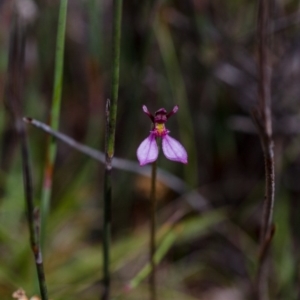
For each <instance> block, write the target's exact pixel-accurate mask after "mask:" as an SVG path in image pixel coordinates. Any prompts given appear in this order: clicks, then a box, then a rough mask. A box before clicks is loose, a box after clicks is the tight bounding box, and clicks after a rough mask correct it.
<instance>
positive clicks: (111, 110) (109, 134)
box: [102, 0, 123, 300]
mask: <svg viewBox="0 0 300 300" xmlns="http://www.w3.org/2000/svg"><path fill="white" fill-rule="evenodd" d="M122 3H123V1H122V0H114V2H113V10H114V12H113V20H114V24H113V70H112V91H111V102H110V101H109V100H108V101H107V105H106V137H105V172H104V210H103V214H104V215H103V285H104V291H103V295H102V299H103V300H108V299H109V298H110V270H109V264H110V255H109V254H110V229H111V201H112V200H111V199H112V188H111V186H112V184H111V171H112V160H113V156H114V150H115V132H116V120H117V107H118V94H119V73H120V51H121V49H120V48H121V47H120V44H121V20H122Z"/></svg>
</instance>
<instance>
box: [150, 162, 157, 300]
mask: <svg viewBox="0 0 300 300" xmlns="http://www.w3.org/2000/svg"><path fill="white" fill-rule="evenodd" d="M156 173H157V164H156V161H155V162H153V163H152V173H151V195H150V206H151V208H150V265H151V273H150V277H149V287H150V299H151V300H156V298H157V296H156V261H155V252H156V239H155V233H156Z"/></svg>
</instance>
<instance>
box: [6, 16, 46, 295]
mask: <svg viewBox="0 0 300 300" xmlns="http://www.w3.org/2000/svg"><path fill="white" fill-rule="evenodd" d="M24 59H25V30H24V24H23V22H22V20H21V19H20V17H19V16H18V15H17V14H16V15H15V16H14V25H13V29H12V32H11V35H10V46H9V62H8V80H7V83H6V97H5V98H6V99H5V100H6V104H7V108H8V111H9V112H10V113H11V116H12V118H13V121H14V123H15V124H14V125H15V130H16V132H17V134H18V136H19V140H20V144H21V155H22V170H23V182H24V192H25V202H26V210H27V221H28V227H29V239H30V246H31V250H32V252H33V255H34V259H35V266H36V270H37V276H38V283H39V288H40V293H41V298H42V300H48V292H47V286H46V279H45V273H44V265H43V259H42V253H41V248H40V243H39V225H40V224H39V218H38V217H37V214H36V213H35V209H34V202H33V184H32V175H31V167H30V162H29V150H28V143H27V135H26V132H25V128H24V123H23V122H22V103H23V101H22V100H23V99H22V98H23V94H24V93H23V90H24Z"/></svg>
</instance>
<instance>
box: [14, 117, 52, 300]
mask: <svg viewBox="0 0 300 300" xmlns="http://www.w3.org/2000/svg"><path fill="white" fill-rule="evenodd" d="M18 123H19V125H18V127H19V128H18V133H19V136H20V140H21V152H22V165H23V180H24V189H25V198H26V204H27V220H28V224H29V232H30V244H31V249H32V252H33V255H34V259H35V265H36V270H37V275H38V282H39V287H40V293H41V298H42V300H47V299H48V292H47V286H46V278H45V272H44V264H43V257H42V252H41V247H40V241H39V227H40V218H39V216H38V215H37V213H35V212H34V204H33V188H32V176H31V168H30V163H29V152H28V143H27V136H26V132H25V130H24V124H23V122H22V121H21V119H19V122H18Z"/></svg>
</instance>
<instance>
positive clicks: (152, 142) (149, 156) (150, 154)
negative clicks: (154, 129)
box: [136, 133, 158, 166]
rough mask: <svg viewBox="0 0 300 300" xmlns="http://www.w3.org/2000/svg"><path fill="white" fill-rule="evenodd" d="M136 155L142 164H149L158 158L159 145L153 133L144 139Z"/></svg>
mask: <svg viewBox="0 0 300 300" xmlns="http://www.w3.org/2000/svg"><path fill="white" fill-rule="evenodd" d="M136 155H137V158H138V160H139V162H140V165H141V166H144V165H146V164H149V163H151V162H153V161H155V160H156V159H157V156H158V147H157V144H156V139H155V135H154V134H153V133H151V134H150V135H149V136H148V137H147V138H146V139H145V140H143V141H142V143H141V144H140V146H139V147H138V149H137V152H136Z"/></svg>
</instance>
